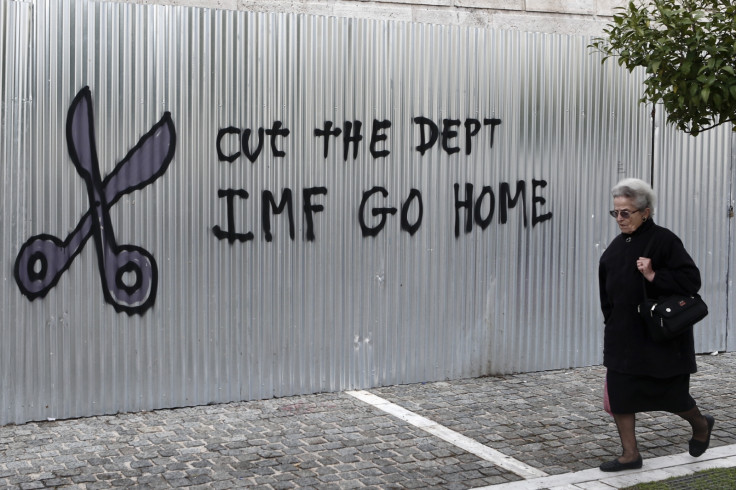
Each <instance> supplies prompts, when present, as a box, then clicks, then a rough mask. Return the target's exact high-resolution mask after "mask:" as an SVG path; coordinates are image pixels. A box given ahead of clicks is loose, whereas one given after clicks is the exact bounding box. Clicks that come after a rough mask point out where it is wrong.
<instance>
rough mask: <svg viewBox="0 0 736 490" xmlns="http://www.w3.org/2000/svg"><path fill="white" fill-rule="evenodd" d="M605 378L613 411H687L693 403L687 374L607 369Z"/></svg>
mask: <svg viewBox="0 0 736 490" xmlns="http://www.w3.org/2000/svg"><path fill="white" fill-rule="evenodd" d="M606 381H607V385H608V399H609V401H610V403H611V411H612V412H613V413H637V412H655V411H662V412H687V411H688V410H690V409H691V408H693V407H694V406H695V400H693V397H692V396H690V375H689V374H678V375H677V376H673V377H671V378H653V377H651V376H642V375H637V374H624V373H620V372H617V371H613V370H611V369H609V370H608V372H607V374H606Z"/></svg>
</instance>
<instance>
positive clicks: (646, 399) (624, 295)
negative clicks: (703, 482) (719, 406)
mask: <svg viewBox="0 0 736 490" xmlns="http://www.w3.org/2000/svg"><path fill="white" fill-rule="evenodd" d="M611 193H612V195H613V210H612V211H611V216H613V217H614V218H616V223H617V224H618V227H619V229H620V230H621V234H620V235H618V236H617V237H616V238H615V239H614V240H613V241H612V242H611V244H610V246H609V247H608V248H607V249H606V250H605V252H604V253H603V255H602V256H601V259H600V265H599V270H598V277H599V286H600V297H601V309H602V310H603V318H604V321H605V334H604V342H603V364H604V365H605V366H606V368H608V370H607V373H606V386H607V390H608V399H609V403H610V409H611V412H612V415H613V418H614V420H615V421H616V427H617V428H618V433H619V437H620V438H621V445H622V446H623V453H622V454H621V456H620V457H619V458H617V459H614V460H612V461H608V462H605V463H603V464H602V465H601V466H600V469H601V470H603V471H621V470H630V469H637V468H641V466H642V458H641V455H640V454H639V449H638V447H637V444H636V435H635V432H634V427H635V421H636V413H637V412H648V411H667V412H672V413H675V414H677V415H679V416H680V417H682V418H683V419H685V420H687V421H688V422H689V423H690V425H691V426H692V430H693V435H692V438H691V439H690V442H689V452H690V454H691V455H692V456H700V455H701V454H703V453H704V452H705V450H706V449H708V445H709V443H710V434H711V431H712V430H713V424H714V419H713V417H711V416H710V415H705V416H704V415H702V414H701V413H700V410H699V409H698V407H697V406H696V404H695V400H693V398H692V397H691V396H690V374H691V373H694V372H696V370H697V368H696V365H695V348H694V343H693V333H692V328H691V329H690V330H689V331H688V332H687V333H685V334H683V335H681V336H679V337H676V338H674V339H672V340H667V341H664V342H659V343H658V342H654V341H653V340H651V339H650V338H649V336H648V335H647V331H646V327H645V325H644V322H643V320H642V319H641V317H639V314H638V312H637V305H638V304H639V303H641V302H642V301H643V300H644V290H643V286H642V284H643V283H644V284H646V291H647V296H648V297H650V298H657V297H659V296H662V295H670V294H674V293H684V294H694V293H696V292H697V291H698V289H700V271H699V270H698V268H697V267H696V266H695V263H694V262H693V259H692V258H691V257H690V255H689V254H688V253H687V251H685V247H684V246H683V244H682V241H681V240H680V239H679V238H678V237H677V236H676V235H675V234H674V233H672V232H671V231H670V230H668V229H666V228H663V227H661V226H657V225H655V224H654V221H653V220H652V216H653V215H654V204H655V199H656V196H655V194H654V191H653V190H652V188H651V187H650V186H649V185H648V184H647V183H646V182H644V181H642V180H639V179H624V180H622V181H621V182H619V183H618V184H617V185H616V186H615V187H614V188H613V189H612V191H611ZM647 250H650V251H649V252H646V251H647ZM645 252H646V253H645Z"/></svg>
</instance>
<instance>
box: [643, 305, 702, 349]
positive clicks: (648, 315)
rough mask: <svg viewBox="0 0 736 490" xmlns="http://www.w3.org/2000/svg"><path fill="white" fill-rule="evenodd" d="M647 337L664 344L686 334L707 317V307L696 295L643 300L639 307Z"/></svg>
mask: <svg viewBox="0 0 736 490" xmlns="http://www.w3.org/2000/svg"><path fill="white" fill-rule="evenodd" d="M639 315H640V316H641V317H642V318H644V323H645V324H646V326H647V332H648V333H649V337H650V338H651V339H652V340H654V341H655V342H664V341H665V340H670V339H673V338H675V337H678V336H680V335H682V334H683V333H685V332H687V331H688V330H689V329H690V328H691V327H692V326H693V325H695V324H696V323H698V322H699V321H700V320H702V319H703V318H705V317H706V316H707V315H708V305H706V304H705V301H703V298H701V297H700V295H698V294H694V295H692V296H689V295H684V294H675V295H672V296H668V297H666V298H663V299H661V300H651V299H645V300H644V302H643V303H641V304H640V305H639Z"/></svg>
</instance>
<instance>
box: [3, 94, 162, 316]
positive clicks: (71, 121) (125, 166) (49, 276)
mask: <svg viewBox="0 0 736 490" xmlns="http://www.w3.org/2000/svg"><path fill="white" fill-rule="evenodd" d="M93 121H94V118H93V111H92V96H91V93H90V90H89V87H85V88H83V89H82V90H81V91H80V92H79V93H78V94H77V96H76V97H75V98H74V100H73V102H72V105H71V107H70V109H69V112H68V114H67V120H66V139H67V146H68V149H69V156H70V157H71V159H72V163H73V164H74V167H75V168H76V170H77V173H79V175H80V176H81V177H82V179H84V182H85V184H86V188H87V195H88V197H89V204H90V207H89V210H88V211H87V212H86V213H85V214H84V215H83V216H82V218H81V220H80V221H79V223H78V224H77V226H76V228H74V230H73V231H72V232H71V233H70V234H69V235H68V236H67V237H66V239H65V240H64V241H62V240H60V239H59V238H58V237H56V236H53V235H49V234H40V235H36V236H33V237H31V238H29V239H28V240H27V241H26V242H25V243H24V244H23V246H22V247H21V249H20V251H19V252H18V257H17V258H16V261H15V270H14V275H15V280H16V282H17V284H18V287H19V288H20V290H21V292H22V293H23V294H25V295H26V296H27V297H28V298H30V299H31V300H34V299H36V298H39V297H43V296H45V295H46V293H48V291H49V290H50V289H51V288H53V287H54V286H55V285H56V283H57V282H58V281H59V279H60V278H61V275H62V274H63V273H64V271H66V270H67V269H68V268H69V267H70V266H71V263H72V261H73V260H74V258H75V257H76V256H77V255H78V254H79V253H80V252H81V251H82V248H83V247H84V244H85V243H86V242H87V240H88V239H89V237H90V236H93V237H94V242H95V248H96V249H97V262H98V267H99V271H100V279H101V281H102V290H103V294H104V295H105V300H106V301H107V302H108V303H110V304H112V305H113V307H114V308H115V310H116V311H124V312H126V313H128V314H129V315H132V314H134V313H138V314H143V313H144V312H145V311H146V310H147V309H148V308H150V307H151V306H152V305H153V302H154V301H155V299H156V289H157V283H158V268H157V266H156V261H155V260H154V258H153V255H151V254H150V253H149V252H148V251H147V250H145V249H143V248H141V247H138V246H134V245H118V244H117V242H116V241H115V234H114V231H113V227H112V221H111V219H110V208H111V207H112V205H113V204H115V203H116V202H117V201H118V200H119V199H120V198H121V197H122V196H123V195H125V194H127V193H129V192H132V191H134V190H136V189H141V188H143V187H145V186H146V185H148V184H150V183H151V182H153V181H155V180H156V179H157V178H159V177H160V176H161V175H163V174H164V172H165V171H166V169H167V168H168V166H169V164H170V163H171V160H172V159H173V157H174V150H175V147H176V130H175V128H174V124H173V122H172V120H171V114H170V113H169V112H165V113H164V116H163V117H162V118H161V120H160V121H159V122H158V123H156V124H155V125H154V126H153V127H152V128H151V130H150V131H149V132H148V133H146V134H145V135H143V136H142V137H141V138H140V140H139V141H138V143H137V144H136V146H135V147H134V148H133V149H132V150H130V151H129V152H128V154H127V155H126V156H125V158H124V159H123V160H122V161H120V162H119V163H118V164H117V165H116V166H115V169H114V170H113V171H112V172H111V173H110V174H108V175H107V177H105V179H104V180H102V178H101V175H100V168H99V162H98V159H97V149H96V145H95V135H94V122H93Z"/></svg>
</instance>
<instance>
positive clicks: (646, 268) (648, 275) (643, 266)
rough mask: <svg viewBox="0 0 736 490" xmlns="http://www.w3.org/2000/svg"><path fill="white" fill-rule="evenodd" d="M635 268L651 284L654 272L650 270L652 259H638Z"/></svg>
mask: <svg viewBox="0 0 736 490" xmlns="http://www.w3.org/2000/svg"><path fill="white" fill-rule="evenodd" d="M636 268H637V269H639V272H641V274H642V275H643V276H644V278H645V279H646V280H647V281H649V282H652V281H653V280H654V271H653V270H652V259H649V258H647V257H639V258H638V259H637V260H636Z"/></svg>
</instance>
